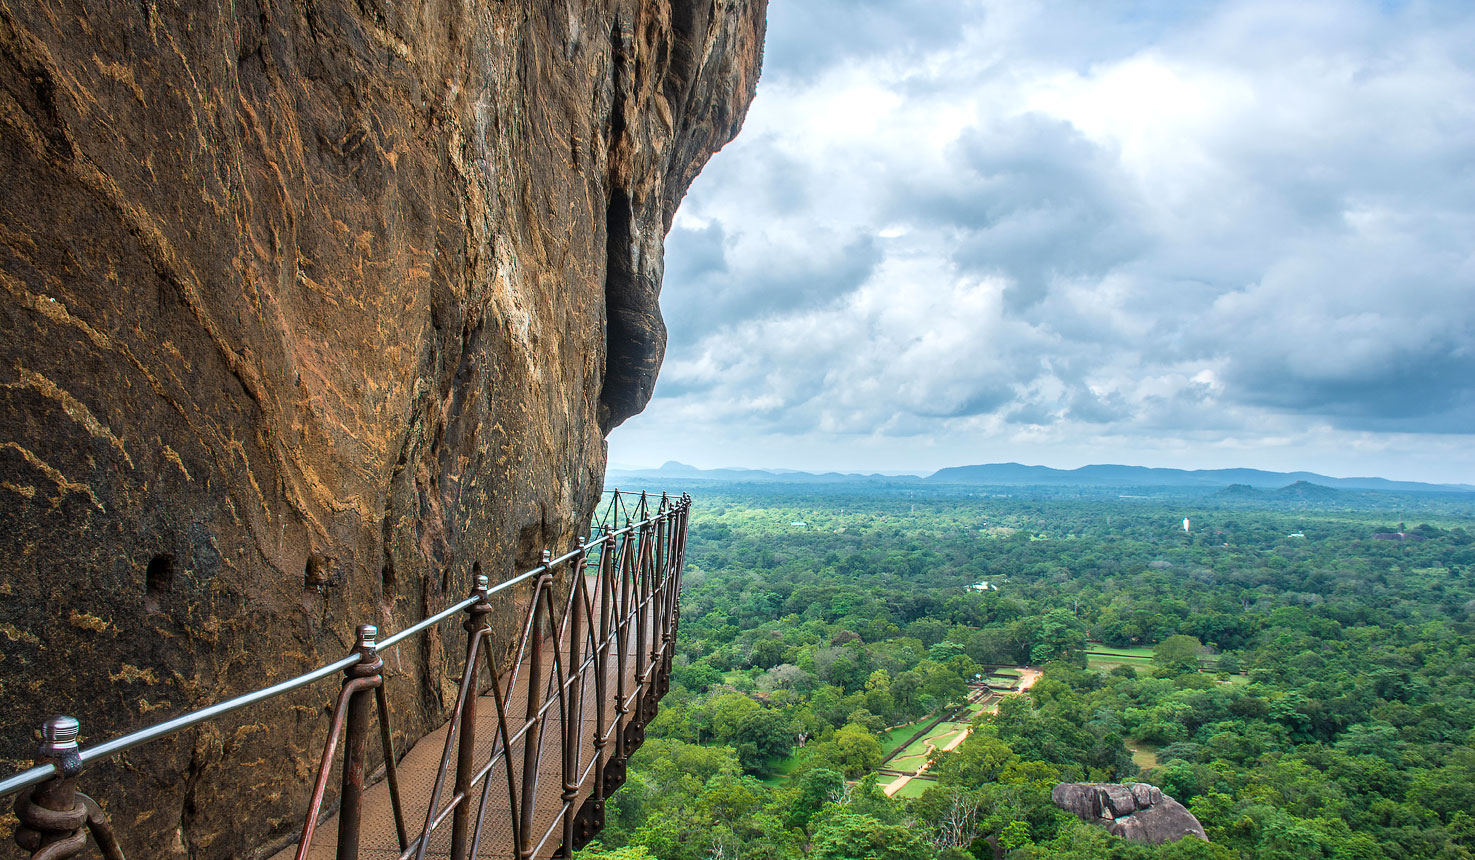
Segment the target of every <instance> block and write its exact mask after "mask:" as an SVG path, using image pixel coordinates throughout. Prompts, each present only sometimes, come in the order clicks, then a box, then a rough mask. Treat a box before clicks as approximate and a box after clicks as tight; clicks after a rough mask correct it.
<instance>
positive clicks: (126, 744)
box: [0, 491, 666, 798]
mask: <svg viewBox="0 0 1475 860" xmlns="http://www.w3.org/2000/svg"><path fill="white" fill-rule="evenodd" d="M614 492H615V494H616V495H615V499H616V500H617V499H619V491H614ZM642 495H644V494H642ZM621 507H625V506H623V505H621ZM665 515H666V512H665V511H661V510H658V511H657V513H655V514H653V515H650V516H648V517H647V518H646V519H644V520H641V521H640V522H636V523H630V524H628V525H626V526H625V527H624V528H622V529H616V530H612V532H611V533H610V534H611V535H613V536H619V535H624V534H629V533H631V532H633V531H634V530H635V529H639V528H643V527H645V526H647V525H651V524H653V523H654V522H655V521H656V520H658V519H660V518H661V517H663V516H665ZM627 522H628V520H627ZM608 537H609V536H607V535H606V536H600V537H599V538H597V539H594V540H590V541H588V542H587V543H584V544H581V545H580V546H579V547H578V548H576V549H573V550H570V551H569V552H567V553H565V554H563V555H561V556H559V557H557V558H555V559H551V560H549V561H545V562H544V563H543V564H540V565H538V566H537V567H535V568H533V569H532V570H528V571H525V572H523V573H521V574H518V575H517V576H515V577H513V578H511V579H509V580H506V581H505V582H500V583H498V584H497V585H496V586H494V587H492V588H490V589H488V590H487V595H488V596H490V595H493V594H497V593H498V592H501V591H505V590H506V589H509V588H512V587H514V586H516V585H520V584H522V583H525V582H529V581H531V580H533V579H535V578H536V577H538V576H539V575H541V574H543V573H544V572H547V571H551V570H552V569H553V568H555V567H558V566H559V565H560V564H562V563H563V562H565V561H568V560H570V559H572V558H576V557H578V556H580V555H582V554H584V553H587V552H588V551H589V550H590V549H593V548H595V547H598V546H599V545H601V544H603V543H604V542H605V541H607V540H608ZM482 599H483V598H482V596H481V595H478V594H473V595H472V596H470V597H467V598H465V599H463V600H461V601H460V602H458V603H455V604H452V605H451V606H448V607H446V608H445V609H443V610H441V611H440V612H437V613H436V614H435V615H432V616H430V617H428V618H425V619H423V620H421V621H419V622H417V623H416V624H414V625H411V626H410V627H407V628H405V629H404V630H400V631H398V632H397V633H394V634H391V635H390V636H388V637H386V638H385V639H383V640H382V641H380V642H379V643H378V650H379V651H380V652H383V651H385V650H387V649H389V648H392V647H394V646H396V645H398V644H399V643H400V642H403V641H404V640H405V639H407V638H409V637H411V636H414V635H415V634H417V633H420V632H421V631H423V630H425V629H426V628H429V627H432V626H434V625H436V624H438V623H440V622H442V621H445V620H446V619H448V618H451V617H452V616H454V615H456V614H458V613H460V612H463V611H465V610H466V609H467V608H468V607H470V606H471V605H472V604H474V603H477V602H478V601H480V600H482ZM359 660H360V655H359V654H358V653H356V652H355V653H350V654H349V655H348V656H347V657H344V658H342V659H340V660H336V661H334V662H332V663H329V664H327V665H324V666H320V667H318V668H316V669H313V670H312V671H309V672H305V673H303V674H301V675H297V676H296V677H293V678H288V679H287V680H285V681H281V682H278V683H276V684H273V685H271V686H269V687H263V688H261V689H259V690H254V691H252V692H249V693H245V694H243V695H240V696H236V697H235V698H232V699H227V700H225V701H224V702H218V703H216V704H213V705H208V706H206V707H204V708H201V709H200V710H198V711H192V712H189V713H186V714H181V715H180V716H177V717H174V718H172V719H168V720H164V721H163V722H160V723H156V724H155V725H152V726H149V727H147V728H144V729H140V730H138V731H136V732H130V733H128V734H126V735H123V736H121V737H116V738H113V739H112V740H108V741H104V742H103V743H100V744H97V745H95V746H90V747H87V748H84V749H81V750H80V751H79V753H78V756H77V758H78V760H79V763H80V764H79V766H85V765H87V764H89V763H93V762H98V761H105V760H107V759H109V758H112V757H113V756H116V755H118V754H120V753H123V752H126V751H128V750H130V749H133V748H134V747H137V746H140V745H142V744H146V743H149V742H150V741H155V740H158V739H160V738H164V737H168V736H170V735H174V734H177V733H179V732H181V731H184V730H185V729H188V728H191V727H193V726H197V725H199V724H201V723H205V722H209V721H210V720H213V719H216V718H218V717H222V716H225V715H226V714H229V713H232V712H234V711H238V710H240V709H241V708H244V707H247V706H249V705H254V704H256V703H258V702H264V701H267V700H269V699H274V698H276V697H278V696H282V695H285V694H287V693H290V692H292V691H293V690H298V689H301V688H302V687H306V686H308V685H310V684H313V683H315V682H317V681H321V680H323V679H324V678H329V677H332V676H334V675H337V674H338V673H340V672H343V671H344V670H346V669H348V668H349V667H351V666H353V665H354V664H355V663H358V662H359ZM59 775H62V770H61V768H59V767H58V766H57V765H56V764H54V763H47V764H41V765H36V766H35V767H31V768H28V769H26V770H23V771H21V772H20V773H16V774H13V775H11V776H9V777H6V778H5V779H0V798H3V797H6V796H8V795H11V794H14V793H16V792H17V791H20V790H22V789H26V788H30V787H32V786H36V785H40V784H41V783H43V782H45V781H46V780H47V779H50V778H51V777H53V776H59Z"/></svg>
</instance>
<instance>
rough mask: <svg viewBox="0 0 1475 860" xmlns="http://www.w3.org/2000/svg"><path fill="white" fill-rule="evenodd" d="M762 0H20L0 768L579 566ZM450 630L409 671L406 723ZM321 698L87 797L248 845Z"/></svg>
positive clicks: (129, 816) (243, 725) (141, 762)
mask: <svg viewBox="0 0 1475 860" xmlns="http://www.w3.org/2000/svg"><path fill="white" fill-rule="evenodd" d="M764 5H765V0H566V2H557V3H553V2H540V3H530V2H521V3H519V2H506V0H502V1H501V2H499V0H481V2H459V1H458V0H429V2H425V3H385V2H382V0H244V2H234V3H224V2H220V0H183V2H169V0H96V2H84V0H0V319H3V323H0V324H3V337H0V560H3V563H0V713H3V714H4V715H5V717H4V724H3V731H0V757H3V759H4V761H3V764H4V765H6V766H11V765H20V764H24V763H26V761H27V760H28V759H29V757H30V755H31V753H32V749H33V746H34V734H33V732H34V729H35V728H36V727H37V726H39V725H40V723H41V721H42V720H43V719H44V718H45V717H46V716H47V715H49V714H51V713H69V714H72V715H74V716H76V717H78V718H80V719H81V721H82V726H83V734H84V741H86V740H88V739H90V740H92V741H97V740H101V739H104V738H106V737H109V736H112V735H115V734H118V733H121V732H123V731H126V730H129V729H133V728H136V727H139V726H141V725H144V724H148V723H151V722H154V721H156V720H158V719H161V718H163V717H166V716H169V715H172V714H175V713H179V712H182V711H183V710H185V709H188V708H191V707H194V706H198V705H202V704H204V703H207V702H211V701H214V700H218V699H221V698H224V697H226V696H229V695H231V694H234V693H238V692H241V691H245V690H248V689H252V688H255V687H259V686H262V685H265V684H268V683H270V682H273V681H275V680H278V679H281V678H284V677H287V676H289V675H291V674H295V673H297V672H300V671H303V670H305V669H308V668H310V667H313V666H315V665H319V664H321V663H325V662H328V661H331V660H333V659H336V658H338V657H340V656H342V655H343V654H344V653H346V650H347V648H348V647H349V646H350V644H351V636H352V631H353V627H354V625H355V624H356V623H360V622H373V623H377V624H379V625H380V626H381V627H383V628H387V629H398V628H400V627H402V626H404V625H405V624H406V623H408V622H409V621H410V620H413V619H416V618H419V617H421V616H422V615H423V614H425V613H426V612H428V611H434V610H435V609H437V608H439V607H442V606H444V605H446V604H447V603H449V602H452V601H453V600H455V599H458V598H459V597H460V596H462V595H464V594H465V593H466V592H467V590H468V588H469V584H470V582H471V577H472V574H473V570H474V569H479V570H481V571H483V572H485V573H487V574H488V575H489V576H491V578H492V579H493V581H496V580H498V579H500V578H502V577H505V576H506V575H508V574H509V573H510V572H512V571H514V570H517V569H519V568H521V567H524V566H529V565H530V564H531V563H533V562H534V561H535V559H536V553H537V551H538V550H539V549H540V548H542V547H544V546H563V545H566V544H567V543H568V542H569V541H570V540H571V539H572V538H573V537H574V536H575V535H576V533H577V532H578V531H579V530H580V529H582V528H583V524H584V523H586V522H587V517H588V514H589V512H590V511H591V510H592V509H593V507H594V506H595V504H596V502H597V500H598V496H599V492H600V488H601V480H602V476H603V471H604V441H603V437H604V434H605V433H607V432H608V430H609V429H610V428H612V427H613V426H614V425H616V424H618V423H619V422H620V421H623V420H624V419H626V418H628V417H629V416H630V415H632V414H634V413H636V412H638V411H639V410H640V409H641V408H643V406H644V405H645V402H646V400H647V399H648V398H649V396H650V391H651V385H652V383H653V380H654V378H655V374H656V371H657V370H658V368H659V365H660V358H661V354H662V351H663V349H664V339H665V336H664V329H663V326H662V324H661V321H660V315H659V310H658V308H657V305H656V297H657V294H658V292H659V289H660V281H661V256H662V242H663V239H664V236H665V233H666V231H667V230H668V229H669V226H670V223H671V217H672V214H673V212H674V211H675V208H676V206H677V204H678V202H679V201H680V199H681V197H682V195H683V194H684V193H685V191H686V189H687V187H688V185H689V184H690V182H691V181H692V179H693V178H694V177H695V175H696V174H697V172H698V171H699V170H700V169H701V167H702V165H703V163H704V162H705V160H706V159H707V158H708V157H709V156H710V155H711V153H712V152H713V151H714V150H716V149H717V148H719V147H720V146H722V145H723V144H724V143H725V142H726V141H727V140H729V139H730V138H731V137H732V136H733V135H734V134H735V133H736V132H737V130H738V127H739V124H740V122H741V120H742V117H743V115H744V112H745V110H746V108H747V105H748V102H749V100H750V99H751V97H752V94H753V88H754V85H755V83H756V78H757V74H758V65H759V60H760V56H761V46H762V38H763V13H764ZM457 632H459V631H457ZM460 647H461V646H460V645H459V644H458V642H453V641H450V640H447V641H445V642H442V641H441V640H439V639H438V638H435V637H432V638H430V639H429V640H428V641H427V643H426V644H425V645H424V646H423V647H420V646H417V647H408V648H403V649H400V650H399V651H398V652H396V653H395V654H394V655H392V656H391V657H390V658H389V660H388V663H389V669H390V672H391V675H390V680H389V685H390V690H391V695H392V696H393V697H394V698H395V704H396V711H397V713H398V714H399V715H401V722H400V723H399V724H398V725H397V726H396V731H397V733H398V734H399V735H400V736H401V740H405V739H412V738H414V737H418V736H419V735H420V734H423V733H424V732H425V731H426V730H427V729H428V727H430V726H433V725H434V724H436V723H438V722H439V721H440V720H441V719H442V718H443V716H444V713H445V710H446V708H447V706H448V705H449V703H450V701H451V696H452V694H453V692H454V681H453V680H452V679H450V678H449V677H448V676H447V674H446V666H447V665H448V664H449V662H450V661H449V660H448V658H447V656H446V655H447V652H448V651H454V650H456V649H459V648H460ZM326 696H327V694H326V693H325V691H324V688H322V687H319V688H318V689H316V690H314V691H309V692H308V693H303V694H301V695H296V696H294V697H292V698H290V699H287V700H282V701H278V702H275V703H272V704H269V705H265V706H260V707H256V708H254V709H252V710H250V711H246V712H243V713H242V714H241V715H240V716H239V717H238V718H232V719H229V720H226V721H223V722H221V723H219V724H216V725H212V726H209V727H206V728H204V729H202V730H199V731H196V732H189V733H187V734H185V735H183V736H180V737H178V738H176V739H174V740H172V741H168V742H164V743H161V744H156V745H154V746H151V747H149V748H146V749H140V750H137V751H134V752H132V753H129V754H128V755H126V756H125V757H124V758H123V759H122V760H120V761H119V762H118V763H116V764H114V765H110V766H105V767H101V768H98V769H96V770H94V771H92V772H90V773H89V774H88V775H87V776H86V777H84V784H85V786H86V787H87V788H88V789H90V790H92V791H94V792H96V793H97V794H98V795H101V798H100V799H103V800H104V801H105V802H106V803H107V804H108V805H109V807H110V809H111V810H112V813H113V818H114V821H115V822H116V824H117V826H118V827H119V829H120V830H121V831H122V837H123V842H124V844H125V845H126V846H128V849H129V852H130V854H129V856H130V857H134V858H152V857H185V856H188V857H192V858H201V860H204V858H226V857H231V858H234V857H249V856H251V851H250V850H249V847H251V846H257V845H267V844H270V843H271V842H272V840H274V839H279V838H280V837H282V836H284V835H285V834H287V833H288V832H289V831H290V830H291V828H292V827H293V826H294V824H295V817H296V816H299V815H300V814H301V812H302V808H303V805H304V800H305V797H306V794H307V791H308V788H309V786H308V784H307V783H308V780H309V779H310V776H311V771H312V770H313V768H314V767H315V764H316V762H315V756H316V754H317V748H318V745H319V744H320V743H321V739H322V736H323V732H324V730H325V726H326V721H325V715H324V709H323V705H324V703H325V701H326ZM11 820H12V821H13V819H11ZM4 829H8V828H6V827H5V826H4V825H0V830H4ZM6 835H7V834H4V833H0V837H3V836H6Z"/></svg>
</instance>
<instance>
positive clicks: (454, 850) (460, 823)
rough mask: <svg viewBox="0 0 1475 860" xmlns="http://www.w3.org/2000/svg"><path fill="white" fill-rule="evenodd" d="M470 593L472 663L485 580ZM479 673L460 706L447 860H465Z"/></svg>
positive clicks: (485, 611) (487, 609) (481, 626)
mask: <svg viewBox="0 0 1475 860" xmlns="http://www.w3.org/2000/svg"><path fill="white" fill-rule="evenodd" d="M471 593H472V594H473V595H475V596H476V597H478V598H480V599H479V600H477V602H476V603H473V604H471V605H470V606H468V607H466V620H465V621H464V622H462V623H461V626H462V627H464V628H465V629H466V661H467V663H468V664H470V663H471V662H472V661H474V660H475V659H476V652H477V650H478V649H479V647H480V646H479V644H478V642H477V640H478V638H479V637H481V635H482V631H483V630H485V629H486V627H487V615H489V614H490V613H491V611H492V606H491V604H490V603H488V602H487V578H486V576H484V575H482V574H478V575H477V577H476V585H475V586H474V587H473V588H472V590H471ZM479 677H480V673H478V672H476V671H474V670H473V671H472V672H471V673H470V678H471V685H472V686H471V690H470V692H469V693H467V695H466V702H465V704H463V705H462V706H461V726H460V732H461V734H460V736H459V738H460V747H459V748H458V749H457V751H456V794H458V795H460V796H461V802H460V803H459V804H457V806H456V811H455V813H453V817H452V819H451V860H466V856H467V841H468V838H469V835H470V832H471V778H472V777H473V776H475V775H476V699H477V690H476V679H477V678H479Z"/></svg>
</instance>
